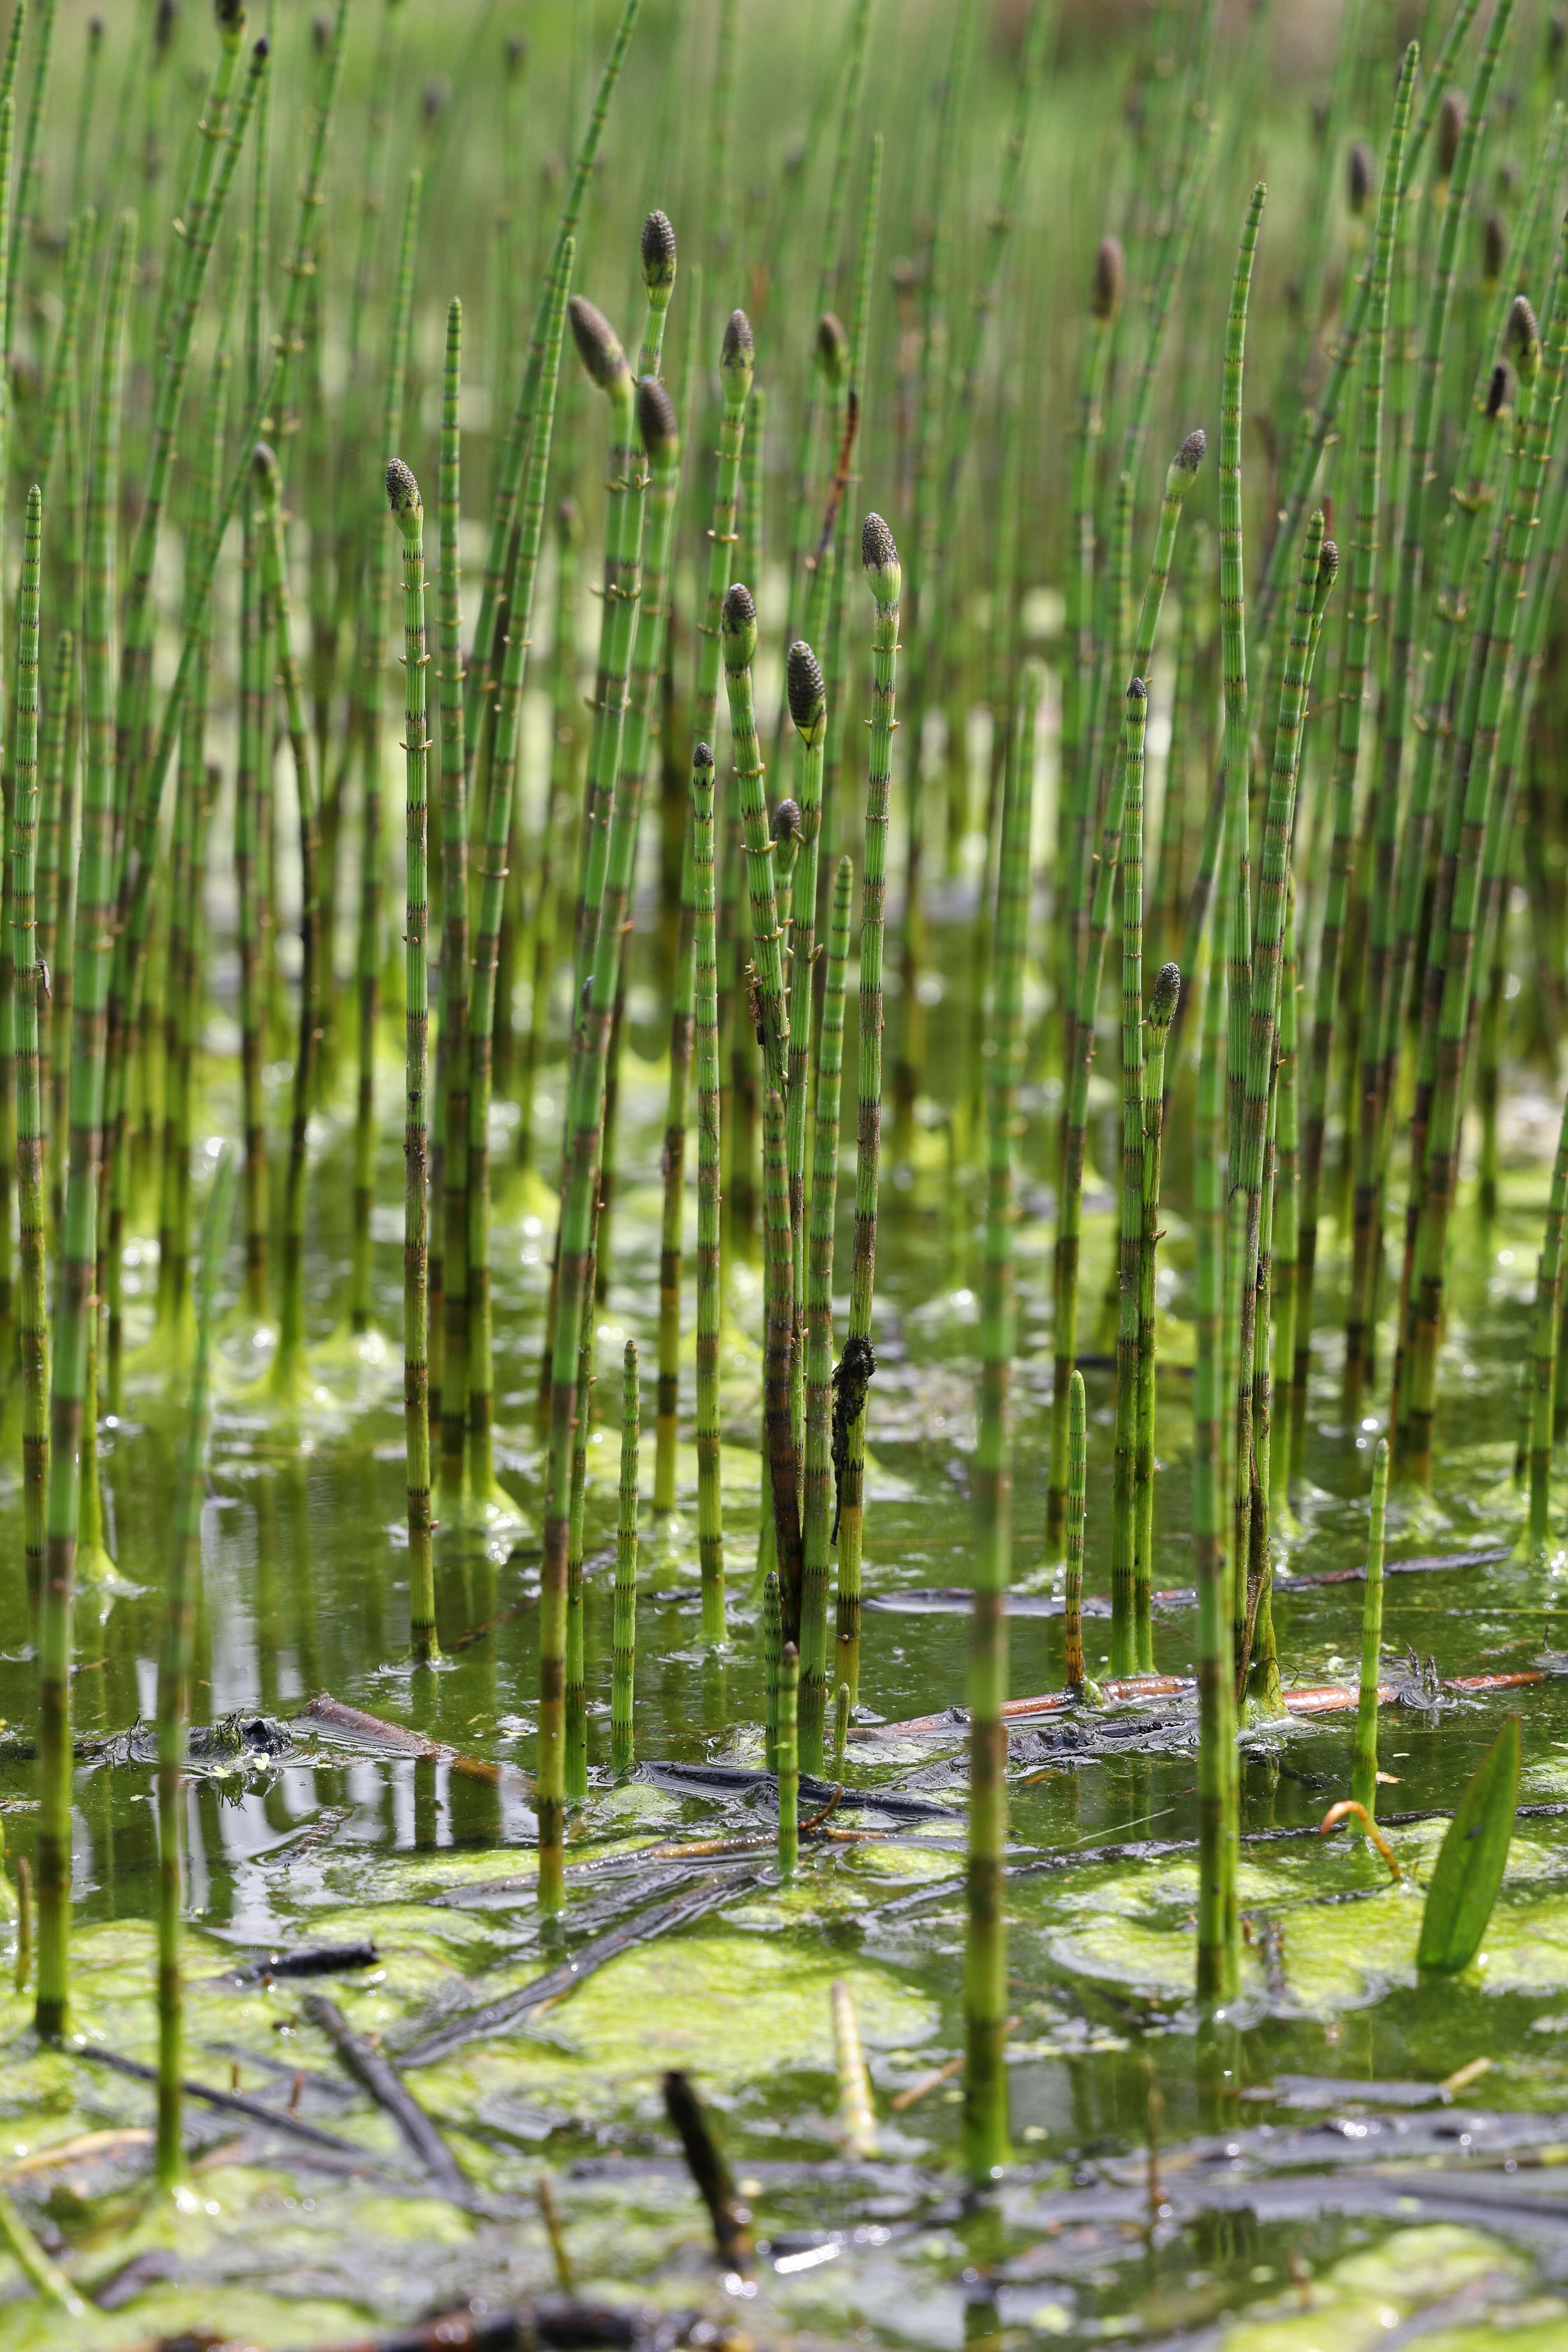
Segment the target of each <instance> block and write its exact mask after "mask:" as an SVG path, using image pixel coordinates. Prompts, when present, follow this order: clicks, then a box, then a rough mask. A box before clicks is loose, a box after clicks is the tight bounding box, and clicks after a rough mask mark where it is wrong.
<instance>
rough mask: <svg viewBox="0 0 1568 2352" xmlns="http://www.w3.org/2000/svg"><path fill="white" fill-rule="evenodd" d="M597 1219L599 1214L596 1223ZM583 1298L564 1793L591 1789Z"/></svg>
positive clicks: (588, 1315) (591, 1383)
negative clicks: (585, 1607)
mask: <svg viewBox="0 0 1568 2352" xmlns="http://www.w3.org/2000/svg"><path fill="white" fill-rule="evenodd" d="M597 1223H598V1220H597V1217H596V1216H595V1226H596V1225H597ZM593 1311H594V1310H593V1306H592V1302H591V1296H590V1298H588V1299H585V1300H584V1307H583V1321H582V1325H581V1328H580V1332H579V1336H578V1341H577V1409H576V1413H575V1416H574V1420H573V1424H572V1494H571V1500H570V1503H569V1504H568V1507H567V1514H566V1522H567V1524H566V1678H565V1706H566V1794H567V1796H568V1797H569V1798H570V1799H571V1800H572V1801H573V1802H574V1804H580V1803H581V1802H582V1801H583V1799H584V1797H585V1796H586V1795H587V1793H588V1685H587V1647H586V1643H585V1641H584V1624H583V1555H584V1529H585V1525H586V1520H587V1507H588V1422H589V1418H590V1416H591V1414H592V1412H593V1409H594V1390H595V1385H596V1383H595V1376H594V1327H593V1322H592V1316H593Z"/></svg>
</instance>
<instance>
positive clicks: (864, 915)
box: [833, 514, 902, 1707]
mask: <svg viewBox="0 0 1568 2352" xmlns="http://www.w3.org/2000/svg"><path fill="white" fill-rule="evenodd" d="M860 561H861V562H862V564H863V565H864V567H865V572H866V579H867V583H868V586H869V588H870V591H871V600H872V603H873V604H874V605H875V607H876V624H875V627H874V629H873V633H872V638H871V745H870V751H869V755H868V761H867V772H866V856H865V864H864V866H863V868H862V871H861V881H860V1027H859V1046H858V1060H859V1067H858V1081H857V1091H858V1097H859V1102H858V1112H857V1117H856V1129H855V1254H854V1258H853V1261H852V1263H851V1266H850V1276H849V1328H848V1331H847V1334H846V1336H845V1341H844V1353H843V1356H842V1358H841V1359H840V1360H839V1363H838V1367H837V1370H836V1371H835V1373H834V1375H833V1385H834V1391H835V1396H834V1431H833V1438H834V1444H833V1453H834V1468H835V1470H836V1472H837V1483H838V1497H837V1501H838V1508H837V1517H836V1519H835V1522H834V1533H835V1535H836V1537H837V1538H838V1622H837V1654H836V1655H837V1674H838V1678H839V1679H840V1680H841V1681H842V1682H843V1683H845V1684H846V1685H847V1688H848V1691H849V1704H850V1706H851V1707H853V1706H854V1705H855V1700H856V1694H857V1692H858V1689H859V1685H860V1552H861V1546H862V1542H863V1539H864V1532H865V1530H864V1519H865V1500H864V1497H865V1484H866V1414H867V1393H868V1384H869V1382H870V1380H871V1377H872V1375H873V1373H874V1372H875V1371H876V1369H877V1359H876V1354H875V1351H874V1350H873V1349H872V1346H871V1304H872V1297H873V1293H874V1288H875V1284H876V1274H877V1193H878V1185H879V1176H880V1171H881V1151H882V948H883V936H884V929H885V918H884V904H885V901H886V898H887V889H888V810H889V800H890V798H891V794H892V782H893V729H894V727H895V725H896V723H897V720H896V716H895V713H896V705H897V699H898V662H899V590H900V583H901V579H902V573H901V570H900V563H899V551H898V548H897V546H896V545H895V544H894V541H893V534H892V532H891V531H890V530H889V529H888V526H887V524H886V523H885V522H884V521H883V520H882V518H881V516H880V515H879V514H868V516H867V518H866V520H865V522H864V524H863V526H862V528H861V532H860Z"/></svg>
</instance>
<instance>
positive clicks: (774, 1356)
mask: <svg viewBox="0 0 1568 2352" xmlns="http://www.w3.org/2000/svg"><path fill="white" fill-rule="evenodd" d="M763 1195H764V1201H765V1205H766V1212H767V1324H766V1362H765V1370H764V1373H763V1435H764V1438H765V1440H766V1444H767V1460H768V1484H769V1489H770V1493H771V1496H772V1500H773V1529H774V1537H775V1544H776V1555H777V1559H778V1575H779V1586H780V1591H781V1593H782V1596H783V1601H782V1605H783V1609H784V1633H785V1635H786V1637H787V1638H788V1639H790V1640H792V1641H794V1642H795V1643H796V1645H797V1646H798V1643H799V1636H800V1630H801V1625H800V1600H801V1581H802V1568H801V1532H800V1465H799V1454H798V1451H797V1448H796V1444H795V1418H794V1412H793V1409H792V1408H793V1404H794V1396H793V1387H794V1373H795V1339H796V1325H795V1252H794V1249H793V1247H792V1245H791V1240H790V1223H789V1171H788V1165H787V1161H786V1158H785V1152H784V1097H782V1096H781V1094H780V1093H779V1091H778V1088H777V1087H769V1088H768V1091H767V1097H766V1100H765V1102H764V1104H763Z"/></svg>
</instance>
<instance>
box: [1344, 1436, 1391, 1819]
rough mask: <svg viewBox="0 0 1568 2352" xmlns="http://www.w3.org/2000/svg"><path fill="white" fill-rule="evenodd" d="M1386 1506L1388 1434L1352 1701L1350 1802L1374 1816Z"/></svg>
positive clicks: (1379, 1457) (1375, 1465) (1380, 1460)
mask: <svg viewBox="0 0 1568 2352" xmlns="http://www.w3.org/2000/svg"><path fill="white" fill-rule="evenodd" d="M1387 1511H1388V1440H1387V1438H1386V1437H1380V1438H1379V1439H1378V1441H1377V1451H1376V1453H1375V1454H1373V1457H1372V1518H1371V1523H1370V1525H1369V1527H1368V1529H1367V1539H1366V1599H1365V1600H1364V1601H1363V1603H1362V1612H1361V1690H1360V1693H1359V1695H1358V1696H1357V1701H1356V1716H1355V1746H1354V1749H1353V1751H1352V1765H1351V1802H1352V1804H1356V1805H1361V1806H1363V1807H1364V1809H1365V1811H1366V1816H1367V1819H1368V1820H1369V1821H1373V1820H1375V1819H1376V1816H1377V1697H1378V1692H1377V1683H1378V1664H1379V1661H1380V1657H1381V1653H1382V1647H1383V1547H1384V1524H1385V1520H1386V1517H1387Z"/></svg>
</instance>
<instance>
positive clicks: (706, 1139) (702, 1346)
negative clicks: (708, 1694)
mask: <svg viewBox="0 0 1568 2352" xmlns="http://www.w3.org/2000/svg"><path fill="white" fill-rule="evenodd" d="M691 856H692V867H693V871H694V873H695V875H696V889H697V927H696V932H695V947H694V955H695V970H696V1005H697V1013H696V1029H697V1549H698V1556H699V1559H700V1564H701V1574H702V1638H703V1640H704V1641H705V1642H706V1643H710V1644H711V1643H718V1642H721V1641H722V1640H723V1638H724V1503H723V1496H722V1490H721V1485H720V1460H719V1314H720V1264H719V1248H720V1242H719V1215H720V1199H719V1169H720V1148H721V1135H720V1128H719V942H718V936H717V925H716V919H715V911H714V894H713V754H712V752H711V751H710V750H709V749H708V746H707V744H706V743H699V745H698V746H697V749H696V750H695V751H693V753H692V755H691Z"/></svg>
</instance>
